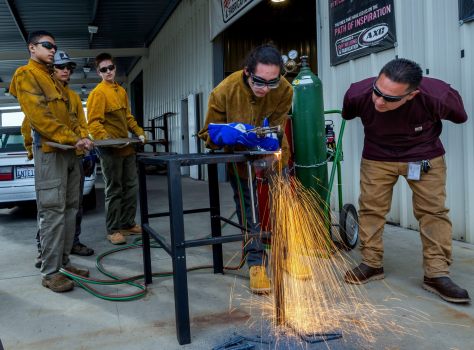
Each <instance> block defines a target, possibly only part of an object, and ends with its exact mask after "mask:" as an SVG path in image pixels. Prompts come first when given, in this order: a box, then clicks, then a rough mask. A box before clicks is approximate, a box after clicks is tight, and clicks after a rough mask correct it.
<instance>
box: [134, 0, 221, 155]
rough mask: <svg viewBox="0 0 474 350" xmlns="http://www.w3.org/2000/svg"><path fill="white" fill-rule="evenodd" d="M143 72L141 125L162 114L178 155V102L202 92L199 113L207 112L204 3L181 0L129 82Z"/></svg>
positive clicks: (209, 78) (209, 54) (209, 65)
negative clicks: (171, 114)
mask: <svg viewBox="0 0 474 350" xmlns="http://www.w3.org/2000/svg"><path fill="white" fill-rule="evenodd" d="M142 69H143V89H144V91H143V100H144V123H145V125H147V121H148V120H149V119H150V118H153V117H156V116H159V115H161V114H163V113H166V112H175V113H177V115H176V116H174V117H171V118H170V119H169V122H170V124H169V127H170V142H171V143H170V151H172V152H178V153H180V152H182V140H181V118H182V115H181V100H183V99H186V98H187V97H188V96H189V95H190V94H195V93H202V95H201V96H202V97H203V99H202V105H201V112H202V113H203V114H204V113H205V111H206V110H207V97H208V95H209V93H210V91H211V89H212V45H211V42H210V40H209V7H208V1H206V0H183V1H181V3H180V4H179V6H178V7H177V9H176V10H175V11H174V13H173V14H172V15H171V17H170V18H169V20H168V21H167V23H166V24H165V26H164V27H163V29H162V30H161V31H160V33H159V34H158V36H157V37H156V39H155V40H154V41H153V43H152V44H151V45H150V54H149V57H148V58H143V59H142V60H141V61H140V62H139V64H137V66H136V67H135V68H134V69H133V71H132V72H131V74H130V78H129V81H133V78H134V76H135V75H137V74H138V73H139V72H140V71H141V70H142Z"/></svg>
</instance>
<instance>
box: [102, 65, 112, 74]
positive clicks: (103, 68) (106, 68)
mask: <svg viewBox="0 0 474 350" xmlns="http://www.w3.org/2000/svg"><path fill="white" fill-rule="evenodd" d="M114 69H115V65H114V64H111V65H108V66H107V67H102V68H99V72H101V73H107V71H108V70H109V71H111V72H112V71H113V70H114Z"/></svg>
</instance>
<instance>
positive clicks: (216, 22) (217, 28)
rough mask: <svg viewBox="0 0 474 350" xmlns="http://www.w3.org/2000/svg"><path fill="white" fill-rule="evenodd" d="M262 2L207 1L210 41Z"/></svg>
mask: <svg viewBox="0 0 474 350" xmlns="http://www.w3.org/2000/svg"><path fill="white" fill-rule="evenodd" d="M261 1H262V0H209V4H210V5H209V21H210V28H211V40H213V39H214V38H215V37H216V36H217V35H218V34H220V33H221V32H222V31H224V29H226V28H227V27H228V26H230V25H231V24H232V23H234V22H235V21H236V20H237V19H239V18H240V17H242V16H243V15H244V14H245V13H246V12H248V11H249V10H250V9H251V8H252V7H254V6H255V5H257V4H258V3H259V2H261Z"/></svg>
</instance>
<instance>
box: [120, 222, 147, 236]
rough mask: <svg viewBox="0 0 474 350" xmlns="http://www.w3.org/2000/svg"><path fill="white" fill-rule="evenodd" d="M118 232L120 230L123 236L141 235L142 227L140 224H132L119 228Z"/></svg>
mask: <svg viewBox="0 0 474 350" xmlns="http://www.w3.org/2000/svg"><path fill="white" fill-rule="evenodd" d="M120 232H122V234H123V235H124V236H128V235H141V234H142V227H141V226H140V225H135V226H132V227H129V228H121V229H120Z"/></svg>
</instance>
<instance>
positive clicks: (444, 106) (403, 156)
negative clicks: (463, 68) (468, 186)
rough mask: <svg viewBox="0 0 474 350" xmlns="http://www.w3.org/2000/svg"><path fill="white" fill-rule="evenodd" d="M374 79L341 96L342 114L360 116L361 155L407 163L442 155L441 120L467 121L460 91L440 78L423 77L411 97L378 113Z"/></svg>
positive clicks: (346, 116)
mask: <svg viewBox="0 0 474 350" xmlns="http://www.w3.org/2000/svg"><path fill="white" fill-rule="evenodd" d="M375 79H376V78H375V77H373V78H368V79H365V80H362V81H359V82H357V83H354V84H352V85H351V86H350V88H349V89H348V90H347V92H346V95H345V96H344V105H343V110H342V117H343V118H344V119H347V120H350V119H354V118H356V117H360V118H361V120H362V124H363V125H364V133H365V139H364V150H363V152H362V157H363V158H366V159H370V160H378V161H387V162H391V161H394V162H410V161H419V160H423V159H432V158H435V157H438V156H441V155H443V154H444V153H445V150H444V147H443V144H442V143H441V140H440V138H439V135H440V134H441V131H442V129H443V125H442V123H441V120H442V119H445V120H450V121H452V122H454V123H457V124H459V123H464V122H465V121H466V120H467V114H466V111H465V110H464V105H463V102H462V99H461V96H460V95H459V93H458V92H457V91H456V90H454V89H453V88H451V86H450V85H449V84H446V83H445V82H443V81H441V80H438V79H433V78H426V77H425V78H423V80H422V81H421V84H420V86H419V88H418V89H419V90H420V93H419V94H417V95H416V96H415V97H414V98H413V99H411V100H409V101H407V102H406V103H405V104H403V105H402V106H400V107H399V108H397V109H395V110H393V111H388V112H378V111H376V110H375V106H374V103H373V102H372V84H373V82H374V81H375Z"/></svg>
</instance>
